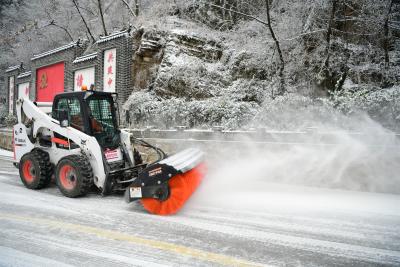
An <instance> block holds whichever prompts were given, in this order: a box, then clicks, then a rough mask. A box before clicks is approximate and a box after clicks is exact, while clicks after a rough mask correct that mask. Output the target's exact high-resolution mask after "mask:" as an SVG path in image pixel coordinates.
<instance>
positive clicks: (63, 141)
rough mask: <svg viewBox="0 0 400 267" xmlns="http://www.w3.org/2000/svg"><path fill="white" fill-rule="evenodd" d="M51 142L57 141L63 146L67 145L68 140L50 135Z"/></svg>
mask: <svg viewBox="0 0 400 267" xmlns="http://www.w3.org/2000/svg"><path fill="white" fill-rule="evenodd" d="M51 142H53V143H57V144H60V145H63V146H69V142H68V141H66V140H64V139H61V138H57V137H52V138H51Z"/></svg>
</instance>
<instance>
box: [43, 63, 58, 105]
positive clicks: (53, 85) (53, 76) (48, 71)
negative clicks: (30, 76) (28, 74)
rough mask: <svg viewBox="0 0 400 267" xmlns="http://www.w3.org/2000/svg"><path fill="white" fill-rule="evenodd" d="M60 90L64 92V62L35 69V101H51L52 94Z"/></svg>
mask: <svg viewBox="0 0 400 267" xmlns="http://www.w3.org/2000/svg"><path fill="white" fill-rule="evenodd" d="M61 92H64V62H61V63H57V64H54V65H50V66H46V67H42V68H40V69H37V71H36V101H37V102H53V99H54V96H55V95H56V94H58V93H61Z"/></svg>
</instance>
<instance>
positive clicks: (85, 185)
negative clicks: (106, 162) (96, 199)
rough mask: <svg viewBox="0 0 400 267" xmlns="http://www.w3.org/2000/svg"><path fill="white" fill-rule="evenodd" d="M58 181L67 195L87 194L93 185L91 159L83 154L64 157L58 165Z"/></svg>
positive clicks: (56, 173)
mask: <svg viewBox="0 0 400 267" xmlns="http://www.w3.org/2000/svg"><path fill="white" fill-rule="evenodd" d="M55 177H56V183H57V186H58V188H59V189H60V191H61V193H62V194H63V195H64V196H66V197H80V196H84V195H86V193H87V192H88V191H89V190H90V187H91V186H92V185H93V171H92V166H91V165H90V163H89V160H88V159H87V158H86V157H85V156H82V155H70V156H66V157H64V158H62V159H61V160H60V161H59V162H58V164H57V167H56V172H55Z"/></svg>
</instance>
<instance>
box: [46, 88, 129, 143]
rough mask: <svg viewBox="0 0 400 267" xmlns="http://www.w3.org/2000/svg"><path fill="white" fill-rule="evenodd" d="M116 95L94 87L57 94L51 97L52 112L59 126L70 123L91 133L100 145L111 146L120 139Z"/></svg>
mask: <svg viewBox="0 0 400 267" xmlns="http://www.w3.org/2000/svg"><path fill="white" fill-rule="evenodd" d="M115 96H116V94H112V93H106V92H97V91H84V92H67V93H62V94H58V95H56V96H55V98H54V101H53V108H52V116H53V118H54V119H56V120H58V121H60V125H61V126H71V127H73V128H75V129H77V130H79V131H82V132H84V133H86V134H87V135H90V136H94V137H95V138H96V139H97V141H98V142H99V144H100V146H101V147H102V148H103V149H105V148H110V149H113V148H116V147H118V146H119V145H120V142H121V141H120V135H119V133H120V131H119V129H118V121H117V110H116V108H115V101H114V98H115ZM64 123H65V124H66V125H63V124H64Z"/></svg>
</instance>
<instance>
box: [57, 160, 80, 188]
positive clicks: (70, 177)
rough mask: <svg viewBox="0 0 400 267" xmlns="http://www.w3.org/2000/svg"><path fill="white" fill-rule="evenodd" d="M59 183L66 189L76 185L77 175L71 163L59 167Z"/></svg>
mask: <svg viewBox="0 0 400 267" xmlns="http://www.w3.org/2000/svg"><path fill="white" fill-rule="evenodd" d="M59 176H60V183H61V185H62V187H64V188H65V189H67V190H72V189H74V188H75V187H76V182H77V175H76V171H75V169H74V168H73V167H72V166H71V165H64V166H62V167H61V168H60V174H59Z"/></svg>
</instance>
